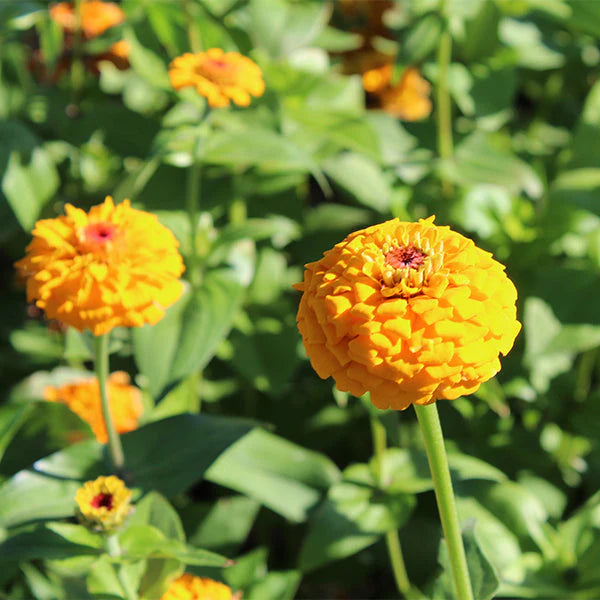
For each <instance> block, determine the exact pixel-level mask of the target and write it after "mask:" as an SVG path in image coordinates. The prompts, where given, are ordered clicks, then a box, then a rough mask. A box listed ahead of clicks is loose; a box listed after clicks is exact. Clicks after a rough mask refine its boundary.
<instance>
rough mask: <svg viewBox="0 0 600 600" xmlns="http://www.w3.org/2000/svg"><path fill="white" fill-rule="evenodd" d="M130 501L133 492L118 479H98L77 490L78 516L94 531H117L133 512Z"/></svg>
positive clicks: (112, 476) (112, 477)
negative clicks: (131, 511)
mask: <svg viewBox="0 0 600 600" xmlns="http://www.w3.org/2000/svg"><path fill="white" fill-rule="evenodd" d="M130 499H131V490H130V489H128V488H127V487H125V484H124V483H123V482H122V481H121V480H120V479H119V478H118V477H115V476H114V475H110V476H109V477H98V479H95V480H94V481H87V482H86V483H84V484H83V486H82V487H80V488H79V489H78V490H77V493H76V494H75V502H77V508H78V512H77V516H78V517H79V519H80V520H81V521H82V522H83V523H84V524H86V525H87V526H88V527H90V528H92V529H98V530H102V531H108V530H111V529H116V528H117V527H120V526H121V525H122V524H123V522H124V521H125V519H126V517H127V515H128V514H129V512H130V510H131V504H130Z"/></svg>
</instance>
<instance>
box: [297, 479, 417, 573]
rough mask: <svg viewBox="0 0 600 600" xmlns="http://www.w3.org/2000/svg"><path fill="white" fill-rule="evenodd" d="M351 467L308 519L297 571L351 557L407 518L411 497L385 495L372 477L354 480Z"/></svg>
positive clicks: (410, 507) (411, 506) (396, 527)
mask: <svg viewBox="0 0 600 600" xmlns="http://www.w3.org/2000/svg"><path fill="white" fill-rule="evenodd" d="M355 470H356V469H353V468H350V469H348V470H347V471H346V472H345V480H344V481H341V482H339V483H336V484H334V485H333V486H332V488H331V489H330V490H329V494H328V497H327V500H325V502H324V503H323V504H322V505H321V506H320V507H319V509H318V510H317V511H316V513H315V515H314V517H313V518H312V519H311V528H310V530H309V532H308V535H307V537H306V538H305V540H304V544H303V546H302V548H301V550H300V558H299V567H300V569H301V570H303V571H309V570H312V569H315V568H317V567H320V566H322V565H323V564H325V563H327V562H330V561H333V560H339V559H342V558H346V557H348V556H352V555H354V554H356V553H357V552H359V551H360V550H363V549H364V548H366V547H368V546H370V545H371V544H374V543H375V542H376V541H377V540H378V539H379V538H380V537H382V536H383V535H384V534H385V533H386V532H388V531H391V530H394V529H398V528H399V527H400V526H401V525H402V524H403V523H404V522H405V521H406V520H407V519H408V517H409V515H410V513H411V511H412V508H413V506H414V501H413V498H412V497H411V496H408V495H406V494H390V495H387V494H385V493H384V492H381V491H379V490H377V488H376V487H374V486H373V483H374V480H372V479H371V480H370V481H367V482H364V481H360V482H356V483H355V482H354V481H353V472H354V471H355Z"/></svg>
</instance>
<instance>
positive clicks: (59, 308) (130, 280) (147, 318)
mask: <svg viewBox="0 0 600 600" xmlns="http://www.w3.org/2000/svg"><path fill="white" fill-rule="evenodd" d="M65 210H66V213H67V214H66V215H65V216H60V217H57V218H55V219H43V220H41V221H38V222H37V223H36V225H35V229H34V230H33V241H32V242H31V243H30V244H29V246H28V247H27V256H26V257H25V258H23V259H22V260H20V261H18V262H17V263H16V264H15V266H16V267H17V269H18V270H19V273H20V275H22V276H24V277H25V278H26V280H27V298H28V301H29V302H34V301H35V304H36V306H38V307H39V308H41V309H43V310H44V312H45V313H46V316H47V317H48V318H49V319H58V320H59V321H62V322H63V323H65V324H67V325H71V326H72V327H75V328H76V329H78V330H79V331H82V330H84V329H86V328H88V329H90V330H91V331H92V332H93V334H94V335H102V334H104V333H107V332H109V331H110V330H111V329H112V328H113V327H117V326H124V327H139V326H141V325H144V324H145V323H150V324H154V323H156V322H157V321H160V319H162V317H163V316H164V314H165V309H166V308H167V307H169V306H170V305H171V304H173V303H174V302H176V301H177V300H178V299H179V297H180V296H181V293H182V291H183V284H182V283H181V282H180V281H179V280H178V277H179V276H180V275H181V274H182V273H183V270H184V267H183V260H182V258H181V256H180V254H179V252H178V250H177V248H178V246H179V243H178V242H177V240H176V239H175V236H174V235H173V234H172V233H171V232H170V231H169V230H168V229H167V228H166V227H164V226H163V225H161V224H160V223H159V222H158V219H157V218H156V216H155V215H152V214H150V213H147V212H144V211H141V210H135V209H133V208H131V206H130V205H129V200H125V201H123V202H122V203H121V204H118V205H117V206H115V205H114V204H113V201H112V198H111V197H110V196H108V197H107V198H106V200H105V201H104V203H103V204H100V205H98V206H94V207H92V208H91V210H90V212H89V213H86V212H85V211H83V210H81V209H80V208H75V207H74V206H72V205H70V204H67V205H66V208H65Z"/></svg>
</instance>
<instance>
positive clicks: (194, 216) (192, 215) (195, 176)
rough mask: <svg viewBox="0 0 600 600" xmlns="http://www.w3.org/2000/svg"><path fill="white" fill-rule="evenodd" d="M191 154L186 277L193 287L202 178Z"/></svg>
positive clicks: (195, 277)
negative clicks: (188, 249) (188, 244)
mask: <svg viewBox="0 0 600 600" xmlns="http://www.w3.org/2000/svg"><path fill="white" fill-rule="evenodd" d="M195 154H196V153H195V152H194V156H192V161H193V162H192V164H191V165H190V167H189V169H188V179H187V190H186V193H187V198H186V206H187V213H188V217H189V221H190V254H189V259H188V266H189V275H188V279H189V281H190V283H191V285H192V287H193V288H196V287H198V284H199V283H200V279H199V272H198V268H199V259H198V244H197V240H196V231H197V229H198V204H199V199H200V182H201V180H202V167H201V165H200V163H199V162H198V160H197V158H196V156H195Z"/></svg>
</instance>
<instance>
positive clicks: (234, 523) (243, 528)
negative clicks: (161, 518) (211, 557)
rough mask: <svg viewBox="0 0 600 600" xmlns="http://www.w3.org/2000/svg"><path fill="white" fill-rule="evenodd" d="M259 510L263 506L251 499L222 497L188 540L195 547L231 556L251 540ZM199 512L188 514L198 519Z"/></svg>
mask: <svg viewBox="0 0 600 600" xmlns="http://www.w3.org/2000/svg"><path fill="white" fill-rule="evenodd" d="M192 508H194V507H192ZM200 508H204V507H203V506H201V507H200ZM259 508H260V504H259V503H258V502H256V500H253V499H252V498H246V497H244V496H230V497H227V498H221V499H219V500H218V501H217V502H216V503H214V504H212V505H211V508H210V510H209V511H208V513H207V514H206V516H205V517H204V518H203V519H202V520H201V521H200V523H199V524H198V526H197V527H196V528H195V529H194V530H193V532H192V533H191V534H190V537H189V541H190V543H192V544H194V546H199V547H201V548H208V549H209V550H215V551H217V552H223V553H225V554H232V553H233V552H235V550H236V549H237V547H238V546H240V545H241V544H243V543H244V541H245V540H246V538H247V537H248V534H249V533H250V529H251V527H252V525H253V523H254V521H255V519H256V515H257V514H258V510H259ZM197 512H198V511H196V510H194V511H190V512H189V513H188V514H189V516H190V518H191V517H192V516H195V517H196V520H197V518H198V514H197Z"/></svg>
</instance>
